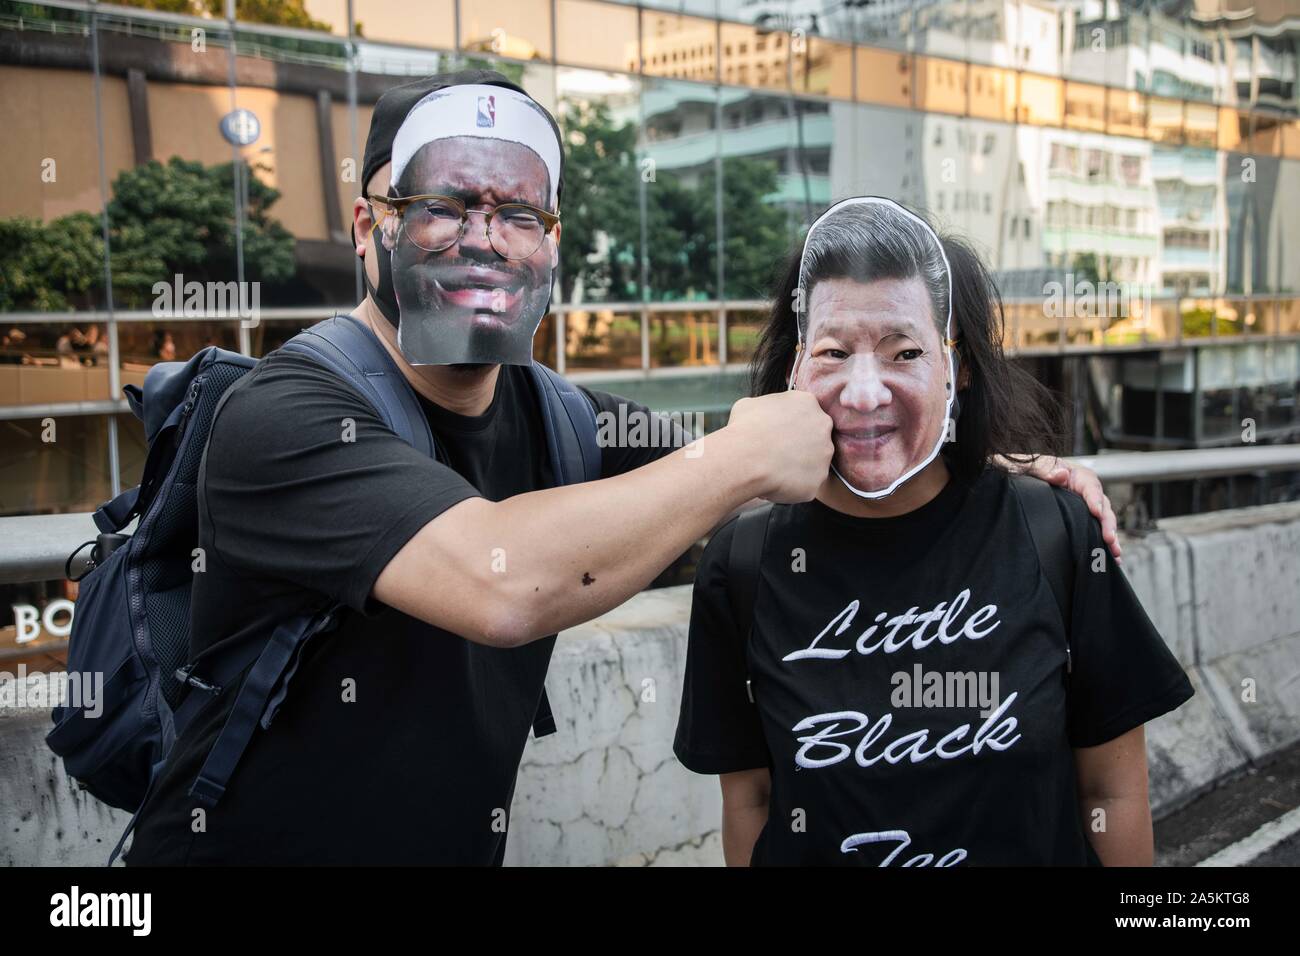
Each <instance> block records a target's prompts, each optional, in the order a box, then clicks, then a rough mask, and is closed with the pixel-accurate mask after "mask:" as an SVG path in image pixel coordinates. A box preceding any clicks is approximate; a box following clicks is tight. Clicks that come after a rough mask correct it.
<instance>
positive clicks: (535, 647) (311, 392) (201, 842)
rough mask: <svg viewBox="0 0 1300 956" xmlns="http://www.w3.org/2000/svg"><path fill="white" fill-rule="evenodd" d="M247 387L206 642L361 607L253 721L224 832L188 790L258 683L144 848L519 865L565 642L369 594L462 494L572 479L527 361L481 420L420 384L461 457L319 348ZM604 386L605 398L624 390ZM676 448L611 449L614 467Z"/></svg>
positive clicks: (198, 756) (231, 407) (172, 857)
mask: <svg viewBox="0 0 1300 956" xmlns="http://www.w3.org/2000/svg"><path fill="white" fill-rule="evenodd" d="M232 389H234V390H235V392H234V394H232V395H231V396H230V398H229V399H228V400H227V401H226V404H225V406H224V407H223V408H222V410H221V413H220V415H219V416H218V417H217V419H216V420H215V422H214V423H213V427H212V435H211V439H210V444H209V447H208V458H207V470H206V473H205V483H204V494H203V495H201V497H200V515H199V544H200V547H202V548H204V549H205V551H206V561H207V567H206V570H205V571H204V572H203V573H200V574H197V575H196V576H195V582H194V586H193V591H192V605H191V623H192V630H191V652H192V653H193V654H197V653H199V652H200V651H202V650H204V649H205V648H207V647H208V646H209V645H212V644H214V643H216V642H218V641H223V640H226V641H238V640H243V639H245V638H248V637H250V636H253V637H257V639H261V640H265V636H269V635H270V633H271V632H272V631H273V630H274V628H275V626H276V624H278V623H279V622H281V621H283V620H284V619H286V618H288V617H290V616H293V615H295V614H297V613H301V612H303V611H306V610H309V609H314V608H319V607H321V606H323V605H325V604H328V603H331V602H342V603H343V604H345V605H347V607H348V608H349V610H348V611H347V612H346V613H345V614H344V615H343V618H342V621H341V623H340V625H339V627H338V629H337V630H336V631H334V632H332V633H330V634H328V635H325V636H324V637H323V638H318V639H315V640H313V641H311V642H309V644H308V645H307V647H306V648H305V650H304V657H303V663H302V665H301V666H300V669H299V671H298V673H297V674H296V676H295V677H294V680H293V684H292V687H291V688H290V693H289V694H288V696H287V699H286V701H285V703H284V704H283V706H282V709H281V710H280V712H279V713H278V714H277V716H276V719H275V721H274V723H272V725H271V727H270V728H269V729H268V730H266V731H264V732H263V731H259V732H257V733H256V734H255V735H254V737H253V740H252V742H251V743H250V745H249V747H248V749H247V750H246V751H245V753H244V756H243V759H242V760H241V762H240V764H239V766H238V768H237V769H236V771H235V774H234V776H233V778H232V780H231V784H230V787H229V788H228V789H227V791H226V793H225V795H224V796H223V797H222V799H221V801H220V802H219V803H218V804H217V806H216V807H214V808H213V809H211V810H210V811H208V812H207V814H206V830H202V829H201V828H199V827H196V826H195V825H193V824H194V820H195V818H194V816H193V813H194V810H195V808H196V806H198V804H197V802H196V801H195V800H193V799H192V798H190V797H189V796H188V790H189V788H190V786H191V785H192V784H193V782H194V780H195V779H196V777H197V776H198V772H199V770H200V768H201V767H202V764H203V760H204V759H205V758H206V756H207V753H208V751H209V750H210V749H211V746H212V743H213V741H214V740H215V739H216V735H217V733H218V731H219V730H220V728H221V726H222V725H223V723H224V722H225V720H226V717H227V715H228V714H229V712H230V706H231V703H232V702H233V700H234V696H235V694H236V693H237V692H238V682H232V683H231V685H229V686H228V687H227V688H226V689H225V690H224V691H223V692H222V694H221V695H219V696H218V697H217V698H216V699H215V700H214V701H213V702H212V703H211V704H209V705H207V706H206V707H205V708H204V709H203V710H202V711H200V712H199V713H198V714H197V715H196V717H195V718H194V721H193V723H192V725H191V726H190V728H188V730H187V732H186V733H185V735H184V736H183V737H182V738H181V739H179V740H178V741H177V744H176V746H175V748H174V749H173V751H172V753H171V755H170V758H169V760H168V763H167V764H166V766H165V768H164V770H163V772H162V776H161V777H160V778H159V784H158V791H157V793H156V795H155V796H153V797H151V798H150V800H149V803H148V806H147V807H146V808H145V810H144V812H143V813H142V814H141V818H140V822H139V824H138V826H137V828H136V835H135V841H134V846H133V847H132V850H131V852H130V854H129V856H128V862H129V863H131V864H133V865H134V864H177V863H252V864H279V863H285V864H294V863H337V864H355V863H419V864H434V863H457V864H460V863H465V864H492V863H500V862H501V859H502V856H503V854H504V851H505V832H504V831H505V823H506V817H507V815H508V813H509V808H510V801H511V796H512V794H513V791H514V785H515V776H516V773H517V771H518V767H519V760H520V757H521V755H522V752H523V748H524V744H525V741H526V739H527V736H528V732H529V729H530V727H531V725H532V720H533V717H534V715H535V713H536V710H537V705H538V702H539V700H540V698H541V692H542V686H543V682H544V679H545V676H546V669H547V665H548V663H549V660H550V657H551V649H552V647H553V646H554V643H555V637H554V636H553V635H552V636H551V637H548V638H546V639H544V640H539V641H534V642H532V643H530V644H527V645H524V646H522V647H517V648H510V649H502V648H493V647H488V646H485V645H482V644H476V643H473V642H470V641H467V640H465V639H463V638H461V637H459V636H457V635H454V634H451V633H449V632H447V631H443V630H440V629H438V628H434V627H432V626H430V625H428V624H425V623H423V622H421V621H419V620H417V619H415V618H412V617H409V616H407V615H405V614H403V613H401V612H399V611H397V610H394V609H393V608H390V607H388V606H386V605H384V604H382V603H380V602H379V601H377V600H376V599H375V598H374V597H373V596H372V595H371V593H370V592H371V588H372V587H373V585H374V582H375V579H376V578H377V577H378V576H379V573H380V572H381V571H382V570H383V569H384V567H385V566H386V565H387V564H388V562H389V560H390V559H391V558H392V557H393V556H394V555H395V554H396V553H397V552H398V551H399V550H401V548H402V547H403V545H405V544H406V543H407V541H409V540H410V539H411V537H412V536H413V535H414V534H415V533H416V532H418V531H419V530H420V529H421V528H423V527H424V526H425V525H426V524H427V523H428V522H430V521H432V520H433V519H434V518H436V517H437V516H438V515H439V514H441V513H442V512H443V511H445V510H446V509H448V508H450V507H451V506H452V505H455V504H457V503H458V502H460V501H462V500H464V499H466V498H470V497H474V496H482V497H485V498H488V499H490V500H494V501H499V500H502V499H505V498H509V497H512V496H514V495H518V494H522V493H524V492H528V491H534V490H537V489H540V488H545V487H549V486H550V485H551V484H552V482H551V468H550V461H549V456H548V454H547V448H546V436H545V432H544V430H543V426H542V422H541V417H540V413H539V408H538V399H537V397H536V393H535V391H534V387H533V385H532V382H531V380H530V377H529V372H528V370H527V369H526V368H523V367H520V366H502V367H501V370H500V374H499V375H498V378H497V386H496V392H495V395H494V397H493V400H492V404H491V406H490V407H489V408H488V410H487V411H486V412H485V413H484V414H482V415H480V416H475V417H469V416H464V415H458V414H455V413H453V412H450V411H447V410H446V409H443V408H441V407H439V406H437V405H435V404H433V403H432V402H429V401H427V400H426V399H424V398H423V397H422V396H421V397H420V402H421V404H422V405H423V407H424V411H425V413H426V414H427V416H428V419H429V424H430V426H431V428H432V430H433V433H434V435H435V437H436V438H437V440H438V442H439V444H440V445H441V447H442V449H443V450H444V453H445V454H446V455H447V456H448V460H449V463H450V467H447V466H446V465H444V464H440V463H438V462H436V461H434V460H433V459H431V458H428V457H427V456H425V455H423V454H421V453H420V452H418V451H416V450H415V449H414V448H412V447H411V446H410V445H408V444H406V443H405V442H404V441H402V440H401V439H400V438H399V437H397V435H396V434H394V433H393V432H392V431H391V430H389V429H388V427H387V426H386V425H385V424H384V423H383V421H382V419H380V418H379V417H378V415H376V414H375V412H374V411H373V409H372V408H371V406H370V404H369V403H368V402H367V400H366V399H365V398H364V397H363V396H362V395H361V394H360V393H359V392H357V391H355V390H354V388H353V387H352V386H351V385H350V384H348V383H346V382H344V381H343V380H342V379H341V378H339V377H337V376H336V375H334V374H333V373H332V372H330V371H328V370H327V369H325V368H323V367H322V366H319V365H317V364H315V363H314V362H313V361H312V360H311V359H308V358H306V357H304V356H300V355H297V354H294V353H291V352H284V351H275V352H272V353H271V354H270V355H268V356H267V358H266V359H265V361H263V362H261V363H260V364H258V365H257V366H256V367H254V368H253V369H252V370H251V371H250V372H249V373H248V374H247V375H245V376H244V378H243V379H241V380H240V381H239V382H237V383H236V384H235V385H234V386H232ZM584 391H585V392H586V394H587V396H588V398H589V399H590V400H591V401H592V403H593V407H594V408H595V409H596V410H597V411H598V412H600V411H611V412H614V411H615V410H616V409H617V408H618V404H619V403H620V402H625V401H626V400H625V399H621V398H616V397H614V396H611V395H607V394H605V393H603V392H595V391H589V390H585V389H584ZM627 405H628V410H629V412H631V411H633V410H636V411H639V412H641V413H646V411H645V409H644V407H643V406H640V405H636V404H635V403H631V402H627ZM348 420H351V423H352V424H351V426H349V424H348ZM349 427H352V428H354V429H355V432H354V434H353V435H352V436H349V437H351V438H352V440H346V439H345V437H344V436H345V430H346V429H348V428H349ZM670 450H671V449H669V448H664V447H653V446H650V447H639V448H637V447H632V448H629V447H618V446H616V445H613V444H611V445H609V446H608V447H603V448H602V452H601V456H602V470H603V474H604V475H605V476H607V477H608V476H612V475H616V474H620V473H622V472H626V471H629V470H631V469H634V468H637V467H640V466H641V465H643V464H646V463H648V462H649V461H652V460H654V459H655V458H658V457H660V456H662V455H664V454H666V453H667V452H668V451H670ZM204 504H206V507H203V505H204ZM485 560H486V558H485ZM429 586H430V587H437V586H438V582H437V581H436V580H432V581H430V582H429ZM259 636H260V637H259ZM196 829H199V831H200V832H195V831H196Z"/></svg>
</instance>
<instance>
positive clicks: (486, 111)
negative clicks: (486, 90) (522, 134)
mask: <svg viewBox="0 0 1300 956" xmlns="http://www.w3.org/2000/svg"><path fill="white" fill-rule="evenodd" d="M496 124H497V98H496V97H495V96H480V97H479V98H478V125H479V126H496Z"/></svg>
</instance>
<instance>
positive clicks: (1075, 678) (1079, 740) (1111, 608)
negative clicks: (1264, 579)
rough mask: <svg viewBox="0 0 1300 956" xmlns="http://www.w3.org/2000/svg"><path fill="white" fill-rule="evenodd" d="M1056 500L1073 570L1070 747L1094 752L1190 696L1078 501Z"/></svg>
mask: <svg viewBox="0 0 1300 956" xmlns="http://www.w3.org/2000/svg"><path fill="white" fill-rule="evenodd" d="M1056 500H1057V504H1058V505H1061V506H1062V512H1063V514H1064V515H1065V517H1066V522H1067V525H1068V527H1069V531H1070V539H1071V543H1072V547H1073V550H1074V564H1075V573H1074V593H1073V611H1072V615H1071V617H1072V621H1071V627H1070V651H1071V656H1072V658H1073V666H1072V672H1071V674H1070V679H1069V690H1068V695H1067V700H1068V718H1067V719H1068V730H1069V739H1070V745H1071V746H1072V747H1095V746H1098V745H1099V744H1103V743H1105V742H1106V741H1108V740H1114V739H1115V738H1116V737H1119V736H1120V735H1122V734H1124V733H1126V732H1127V731H1130V730H1132V729H1133V728H1134V727H1137V726H1139V725H1141V724H1144V723H1146V722H1147V721H1149V720H1154V719H1155V718H1156V717H1159V716H1160V715H1161V714H1164V713H1168V712H1169V711H1171V710H1174V709H1175V708H1177V707H1179V706H1180V705H1182V704H1183V703H1185V702H1186V701H1187V700H1188V699H1189V698H1190V697H1191V696H1192V694H1193V690H1192V685H1191V682H1190V681H1188V679H1187V675H1186V674H1185V673H1183V669H1182V667H1181V666H1180V665H1179V663H1178V661H1177V659H1176V658H1175V657H1174V655H1173V654H1172V653H1171V652H1170V650H1169V648H1168V647H1167V646H1166V645H1165V642H1164V640H1163V639H1162V638H1161V637H1160V634H1159V632H1158V631H1156V629H1155V625H1153V624H1152V623H1151V619H1150V618H1149V617H1147V613H1146V611H1145V610H1144V609H1143V608H1142V605H1141V603H1140V602H1139V601H1138V599H1137V595H1135V594H1134V593H1133V588H1132V586H1131V585H1130V584H1129V583H1128V579H1127V578H1126V577H1125V576H1124V572H1123V571H1122V570H1120V567H1119V565H1117V564H1115V560H1114V558H1113V557H1112V556H1111V553H1110V549H1109V548H1107V547H1106V543H1105V541H1103V540H1102V537H1101V525H1100V524H1099V523H1098V522H1097V519H1096V518H1094V517H1093V516H1092V515H1091V514H1089V513H1088V509H1087V505H1086V504H1085V503H1084V501H1083V499H1082V498H1080V497H1078V496H1077V495H1073V494H1071V493H1069V492H1063V491H1060V490H1058V491H1057V495H1056ZM1081 544H1082V546H1081Z"/></svg>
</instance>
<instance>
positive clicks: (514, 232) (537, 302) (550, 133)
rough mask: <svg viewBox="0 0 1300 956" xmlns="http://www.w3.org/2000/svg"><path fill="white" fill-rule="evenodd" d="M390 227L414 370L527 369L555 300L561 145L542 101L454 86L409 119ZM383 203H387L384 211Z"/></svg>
mask: <svg viewBox="0 0 1300 956" xmlns="http://www.w3.org/2000/svg"><path fill="white" fill-rule="evenodd" d="M392 163H393V170H392V182H393V188H392V190H391V192H392V198H391V199H390V201H389V204H388V207H387V209H385V210H384V212H385V213H386V214H385V215H384V216H383V218H382V219H381V221H380V224H379V229H380V238H381V240H382V242H383V244H384V248H385V250H386V251H387V252H388V253H389V254H390V261H391V269H392V283H393V291H394V293H395V295H396V299H397V307H398V316H399V321H398V327H397V340H398V346H399V347H400V349H401V351H402V354H403V355H404V356H405V357H406V359H407V361H409V362H410V363H411V364H412V365H451V364H461V363H486V364H507V365H528V364H530V363H531V362H532V342H533V336H534V334H535V333H536V332H537V327H538V325H539V324H540V323H541V321H542V317H543V316H544V315H545V314H546V310H547V308H548V307H549V305H550V297H551V276H552V272H553V270H554V267H555V262H556V255H557V253H556V246H555V239H554V229H555V225H556V222H557V221H558V215H556V213H555V206H556V192H557V184H558V182H559V172H560V144H559V141H558V139H557V138H556V135H555V132H554V129H553V128H552V126H551V124H550V122H549V120H548V119H547V117H546V116H545V114H544V113H543V112H542V111H541V107H539V106H538V105H537V104H536V103H534V102H533V101H532V100H530V99H528V98H527V97H526V96H523V95H521V94H519V93H516V92H514V91H513V90H508V89H504V88H502V87H495V86H468V85H467V86H453V87H448V88H447V89H444V90H438V91H437V92H434V93H431V94H429V95H428V96H427V97H425V98H424V99H423V100H421V101H420V102H419V103H417V104H416V105H415V106H414V107H413V108H412V109H411V112H410V113H408V114H407V117H406V119H405V120H404V121H403V123H402V126H401V127H400V128H399V129H398V131H397V135H396V137H395V138H394V141H393V158H392ZM380 205H381V206H382V204H380Z"/></svg>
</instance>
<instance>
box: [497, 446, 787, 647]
mask: <svg viewBox="0 0 1300 956" xmlns="http://www.w3.org/2000/svg"><path fill="white" fill-rule="evenodd" d="M752 458H753V449H751V448H745V447H742V445H741V443H740V442H739V440H738V438H737V436H734V435H730V434H728V431H727V429H725V428H724V429H721V430H719V431H717V432H714V433H712V434H710V435H707V436H705V437H704V438H702V439H700V440H699V441H698V443H696V444H695V445H693V446H690V447H688V448H685V449H681V450H678V451H675V452H673V453H672V454H671V455H668V456H666V457H664V458H661V459H659V460H658V461H655V462H652V463H651V464H649V465H646V466H644V467H642V468H638V469H636V470H635V471H631V472H628V473H626V474H623V475H618V476H617V477H614V478H607V479H603V480H601V481H596V482H588V483H585V484H580V485H567V486H564V487H561V488H550V489H546V490H544V491H536V492H530V493H528V494H523V495H518V496H516V497H513V498H508V499H506V500H505V501H501V502H497V503H494V504H492V505H491V507H490V509H489V510H488V513H487V515H486V519H487V520H485V521H483V522H481V523H478V524H477V529H476V532H475V534H474V537H475V538H476V539H477V542H478V549H479V550H480V551H482V549H487V551H489V552H490V551H491V549H495V548H500V549H502V550H501V552H500V553H501V554H502V555H503V557H504V560H505V567H506V571H505V573H502V574H498V575H495V576H494V580H493V582H492V583H493V585H494V587H493V589H492V590H493V593H494V599H495V600H496V601H498V602H500V605H501V606H502V607H508V608H511V609H512V611H513V615H512V617H511V618H510V619H508V620H507V621H506V622H505V623H504V624H503V627H504V628H505V629H506V630H507V631H508V632H509V634H510V635H515V637H514V638H513V640H514V641H517V642H519V643H523V642H526V641H529V640H536V639H538V638H540V637H544V636H546V635H547V634H553V633H555V632H556V631H559V630H562V629H564V628H566V627H571V626H573V625H575V624H579V623H581V622H583V621H588V620H591V619H592V618H593V617H596V616H597V615H599V614H602V613H604V612H605V611H608V610H610V609H611V608H614V607H617V606H618V605H619V604H622V603H623V602H624V601H626V600H627V599H628V598H630V597H631V596H632V595H634V594H636V593H637V592H638V591H640V590H642V589H643V588H645V587H646V585H648V584H649V583H650V582H651V581H652V580H653V579H654V578H655V576H656V575H658V574H659V573H660V572H662V571H663V569H664V568H665V567H667V566H668V565H669V564H670V563H671V562H672V561H673V560H674V559H676V558H677V557H679V556H680V555H681V554H682V553H683V552H684V551H686V550H687V549H688V548H689V547H690V546H691V545H692V544H693V543H694V542H695V541H697V540H698V539H699V538H700V537H701V536H703V535H704V534H707V533H708V532H709V531H710V529H712V528H714V527H715V526H716V525H717V524H718V522H719V521H720V520H721V519H723V518H724V517H725V516H726V515H728V514H729V513H730V512H731V511H732V510H734V509H736V508H738V507H740V506H741V505H743V504H744V503H746V502H748V501H749V500H751V499H752V498H753V497H754V496H755V495H756V494H757V493H759V492H761V491H763V490H764V489H762V488H760V487H758V482H759V481H760V479H761V474H760V472H759V470H758V469H756V468H754V467H752V466H751V464H750V462H751V460H752ZM507 636H508V635H507Z"/></svg>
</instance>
